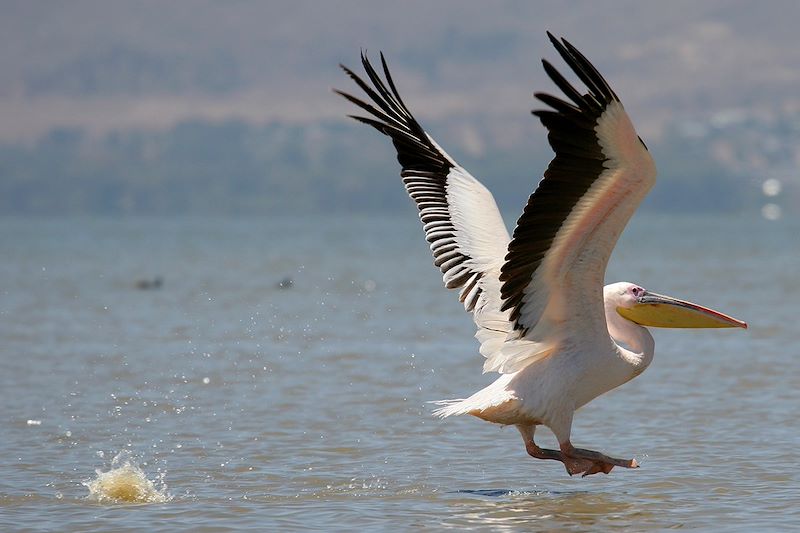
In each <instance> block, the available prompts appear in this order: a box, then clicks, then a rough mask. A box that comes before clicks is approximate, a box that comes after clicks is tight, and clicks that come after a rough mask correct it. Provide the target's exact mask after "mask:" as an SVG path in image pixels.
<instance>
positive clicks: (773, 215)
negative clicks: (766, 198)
mask: <svg viewBox="0 0 800 533" xmlns="http://www.w3.org/2000/svg"><path fill="white" fill-rule="evenodd" d="M782 214H783V213H782V211H781V206H779V205H777V204H766V205H765V206H764V207H762V208H761V216H762V217H764V218H766V219H767V220H778V219H779V218H781V215H782Z"/></svg>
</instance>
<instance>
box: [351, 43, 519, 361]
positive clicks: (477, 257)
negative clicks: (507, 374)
mask: <svg viewBox="0 0 800 533" xmlns="http://www.w3.org/2000/svg"><path fill="white" fill-rule="evenodd" d="M361 62H362V64H363V66H364V70H365V71H366V73H367V76H368V77H369V80H370V82H371V83H372V86H370V85H369V84H368V83H366V82H365V81H364V80H362V79H361V78H360V77H359V76H357V75H356V74H355V73H354V72H353V71H352V70H350V69H348V68H347V67H345V66H343V65H342V69H343V70H344V71H345V72H346V73H347V74H348V75H349V76H350V77H351V78H352V79H353V80H354V81H355V82H356V84H358V86H359V87H360V88H361V89H362V90H363V91H364V92H365V93H366V94H367V95H368V96H369V98H370V100H371V101H372V103H367V102H365V101H363V100H360V99H358V98H355V97H353V96H351V95H349V94H346V93H344V92H341V91H336V92H337V93H338V94H340V95H341V96H343V97H344V98H346V99H347V100H349V101H350V102H352V103H353V104H355V105H357V106H358V107H360V108H361V109H363V110H364V111H366V112H367V113H369V115H370V116H369V117H363V116H352V115H351V117H352V118H354V119H356V120H358V121H360V122H363V123H365V124H369V125H370V126H372V127H374V128H375V129H377V130H378V131H380V132H381V133H383V134H385V135H387V136H389V137H390V138H391V139H392V142H393V143H394V146H395V148H396V150H397V160H398V161H399V162H400V165H401V167H402V171H401V172H400V175H401V177H402V178H403V183H404V184H405V187H406V191H407V192H408V194H409V196H410V197H411V199H412V200H414V202H415V203H416V205H417V208H418V209H419V218H420V220H421V221H422V224H423V229H424V231H425V237H426V238H427V240H428V242H429V243H430V248H431V251H432V252H433V257H434V264H435V265H436V266H437V267H439V269H440V270H441V272H442V277H443V281H444V284H445V286H446V287H447V288H448V289H461V290H460V293H459V299H460V300H461V302H463V304H464V308H465V309H466V310H467V311H468V312H472V314H473V318H474V319H475V322H476V324H477V325H478V326H479V329H478V333H477V334H476V337H477V338H478V340H479V341H480V342H481V353H482V354H484V356H487V357H488V356H489V355H490V354H491V353H492V352H493V351H494V350H495V349H496V348H497V347H499V346H500V345H502V343H503V341H504V339H505V338H506V336H507V334H508V332H510V331H511V329H512V323H511V322H510V321H509V320H508V314H509V313H508V312H507V311H506V312H503V311H500V305H501V300H500V281H499V276H500V268H501V266H502V264H503V258H504V256H505V254H506V252H507V250H508V243H509V241H510V240H511V239H510V237H509V235H508V230H507V229H506V226H505V224H504V223H503V219H502V217H501V216H500V212H499V210H498V209H497V205H496V203H495V200H494V197H493V196H492V193H490V192H489V190H488V189H486V187H484V186H483V184H481V183H480V182H479V181H478V180H477V179H475V178H474V177H472V175H470V174H469V172H467V171H466V170H464V169H463V168H462V167H461V166H459V165H458V164H457V163H456V162H455V161H454V160H453V159H452V158H451V157H450V156H449V155H447V153H445V151H444V150H442V148H441V147H439V145H438V144H436V142H435V141H434V140H433V139H432V138H431V137H430V136H429V135H428V134H427V133H426V132H425V130H423V129H422V127H421V126H420V124H419V123H418V122H417V120H416V119H415V118H414V116H413V115H412V114H411V112H410V111H409V110H408V108H407V107H406V106H405V104H404V103H403V101H402V99H401V98H400V95H399V93H398V91H397V89H396V87H395V85H394V82H393V80H392V77H391V75H390V73H389V69H388V67H387V65H386V61H385V59H384V57H383V54H381V64H382V66H383V73H384V76H385V81H384V80H382V79H381V77H380V76H379V75H378V73H377V72H376V71H375V69H374V68H373V67H372V65H371V64H370V62H369V60H368V59H367V58H366V56H365V55H364V54H363V53H362V54H361Z"/></svg>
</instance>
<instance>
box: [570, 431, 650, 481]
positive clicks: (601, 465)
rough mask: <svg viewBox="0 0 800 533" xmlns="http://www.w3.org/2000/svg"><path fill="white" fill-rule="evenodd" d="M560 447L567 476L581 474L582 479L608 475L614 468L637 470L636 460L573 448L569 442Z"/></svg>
mask: <svg viewBox="0 0 800 533" xmlns="http://www.w3.org/2000/svg"><path fill="white" fill-rule="evenodd" d="M560 447H561V453H562V454H563V456H564V458H565V461H564V466H566V467H567V472H568V473H569V475H573V474H579V473H583V477H586V476H591V475H592V474H597V473H599V472H602V473H604V474H608V473H609V472H611V469H612V468H614V467H615V466H620V467H623V468H639V463H637V462H636V459H617V458H616V457H609V456H607V455H604V454H602V453H600V452H596V451H594V450H585V449H583V448H575V447H574V446H573V445H572V443H571V442H570V441H569V440H567V441H566V442H563V443H561V444H560Z"/></svg>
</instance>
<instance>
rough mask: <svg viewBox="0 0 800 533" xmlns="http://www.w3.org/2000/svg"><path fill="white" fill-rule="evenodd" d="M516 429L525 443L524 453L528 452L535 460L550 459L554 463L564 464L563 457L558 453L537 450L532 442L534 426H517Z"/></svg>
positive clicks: (544, 449)
mask: <svg viewBox="0 0 800 533" xmlns="http://www.w3.org/2000/svg"><path fill="white" fill-rule="evenodd" d="M517 429H518V430H519V432H520V434H521V435H522V440H523V441H524V442H525V451H527V452H528V455H530V456H531V457H533V458H535V459H552V460H554V461H560V462H562V463H563V462H564V456H563V454H562V453H561V452H560V451H558V450H549V449H547V448H539V447H538V446H537V445H536V443H535V442H533V433H534V431H535V430H536V426H524V425H518V426H517Z"/></svg>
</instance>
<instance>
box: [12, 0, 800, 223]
mask: <svg viewBox="0 0 800 533" xmlns="http://www.w3.org/2000/svg"><path fill="white" fill-rule="evenodd" d="M798 18H800V6H798V4H797V3H796V2H793V1H791V0H787V1H780V0H779V1H775V2H770V3H769V4H767V5H762V4H759V3H754V2H748V1H731V0H725V1H705V2H693V1H676V2H669V3H642V2H638V1H624V0H623V1H616V2H611V3H598V2H555V1H554V2H524V1H508V2H494V3H491V4H486V3H485V2H478V1H467V2H462V1H441V2H428V1H409V2H378V3H375V2H368V1H354V0H348V1H341V2H322V3H320V2H307V1H297V2H274V1H271V2H248V1H232V2H214V1H203V0H198V1H173V2H157V1H142V2H102V1H74V2H22V1H16V2H9V1H6V2H3V16H2V19H0V71H1V72H2V73H3V74H2V76H0V213H6V214H8V213H13V214H114V215H121V214H242V213H246V214H271V213H276V212H293V213H296V212H298V210H299V211H321V212H332V211H337V210H347V211H348V212H352V211H354V210H355V211H384V210H387V209H395V208H397V207H398V206H407V202H408V201H407V199H406V198H404V196H403V194H401V192H402V187H401V185H400V184H399V180H397V179H392V178H396V172H395V171H396V170H397V167H396V166H394V164H393V153H392V151H391V147H390V146H389V144H388V143H387V142H385V139H381V138H379V137H378V136H376V135H375V133H374V132H373V131H367V128H363V127H359V126H358V125H356V124H355V123H353V122H352V121H348V120H347V119H346V118H345V117H344V115H345V114H346V113H350V112H353V107H352V106H350V105H349V104H348V103H347V102H345V101H343V100H341V99H340V98H338V97H337V96H336V95H334V94H333V93H332V92H331V91H330V89H331V88H333V87H336V88H340V89H344V90H348V91H354V92H355V93H358V89H357V88H356V87H355V86H354V85H353V84H352V83H351V82H350V80H349V79H347V78H346V77H345V76H344V74H343V73H342V72H341V71H340V70H339V69H338V66H337V65H338V64H339V63H344V64H346V65H348V66H350V67H351V68H356V69H359V68H360V65H359V64H358V63H359V51H360V50H361V49H365V50H367V52H369V53H370V54H371V55H372V57H373V58H377V53H378V52H379V51H383V52H384V53H385V54H386V56H387V58H388V60H389V64H390V66H391V68H392V71H393V73H394V77H395V81H396V82H397V84H398V85H399V88H400V91H401V93H402V94H403V96H404V98H405V100H406V103H407V104H408V105H409V106H410V107H411V109H412V111H413V112H415V113H416V115H417V116H418V118H419V119H420V121H421V122H422V123H423V125H424V126H425V127H426V128H427V129H428V130H429V131H430V132H431V133H432V134H433V135H434V137H435V138H436V139H437V140H438V141H439V142H440V144H442V145H443V146H444V147H445V149H447V150H448V151H450V153H451V155H453V156H454V157H456V159H458V160H459V161H461V162H462V163H463V164H464V165H465V166H466V167H467V168H468V169H470V170H471V171H472V172H473V174H475V175H476V176H478V177H480V178H481V179H483V180H484V181H485V182H486V184H487V185H488V186H489V188H490V189H492V190H493V191H494V192H495V195H496V196H497V197H498V201H499V203H500V205H501V206H502V207H503V208H504V209H512V210H516V209H518V206H520V205H521V203H522V200H521V199H522V198H525V197H526V196H527V194H529V193H530V191H531V190H532V189H533V186H534V185H535V183H536V182H537V181H538V179H539V178H540V176H541V173H542V170H543V169H544V167H545V165H546V163H547V161H548V160H549V157H550V150H549V147H548V146H547V144H546V140H545V134H544V129H543V128H542V127H541V126H540V125H539V124H538V121H537V120H535V119H534V117H532V116H530V114H529V110H531V109H532V108H533V107H535V106H536V105H537V104H536V103H535V102H534V100H533V98H532V93H533V91H534V90H544V91H552V90H554V87H553V85H552V84H551V83H550V81H549V80H548V79H546V77H545V75H544V72H543V71H542V68H541V65H540V63H539V60H540V58H542V57H548V58H550V59H551V60H553V59H555V53H554V51H553V50H552V48H551V46H550V44H549V43H548V42H547V40H546V37H545V30H546V29H549V30H550V31H552V32H554V33H555V34H556V35H563V36H565V37H567V38H568V39H570V40H571V41H572V42H573V44H575V45H576V46H578V48H580V49H581V50H582V51H583V52H584V53H585V54H587V55H588V56H589V58H590V59H591V60H592V61H593V62H594V63H595V64H596V65H597V66H598V68H599V69H600V70H601V72H603V73H604V74H605V76H606V77H607V78H608V79H609V80H610V81H611V82H612V85H613V86H614V87H615V88H616V91H617V93H618V94H619V95H620V96H621V97H622V99H623V101H624V102H625V105H626V107H627V109H628V111H629V113H630V114H631V115H632V117H633V119H634V121H635V123H636V125H637V128H638V129H639V132H640V134H641V136H642V137H643V138H644V139H645V142H646V143H647V144H648V146H649V147H650V149H651V150H652V152H653V153H654V154H655V156H656V161H657V162H658V166H659V171H660V178H661V181H660V183H659V185H658V186H657V187H656V189H655V190H654V192H653V193H652V195H651V197H650V199H649V200H648V202H647V204H646V209H653V210H667V211H672V210H682V211H703V212H706V211H714V212H717V211H727V212H741V211H754V212H763V214H764V216H766V217H768V218H776V217H779V216H781V214H785V213H787V212H788V213H797V212H798V209H799V206H800V170H798V169H800V90H799V89H800V35H798V33H797V30H796V21H797V20H798Z"/></svg>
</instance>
